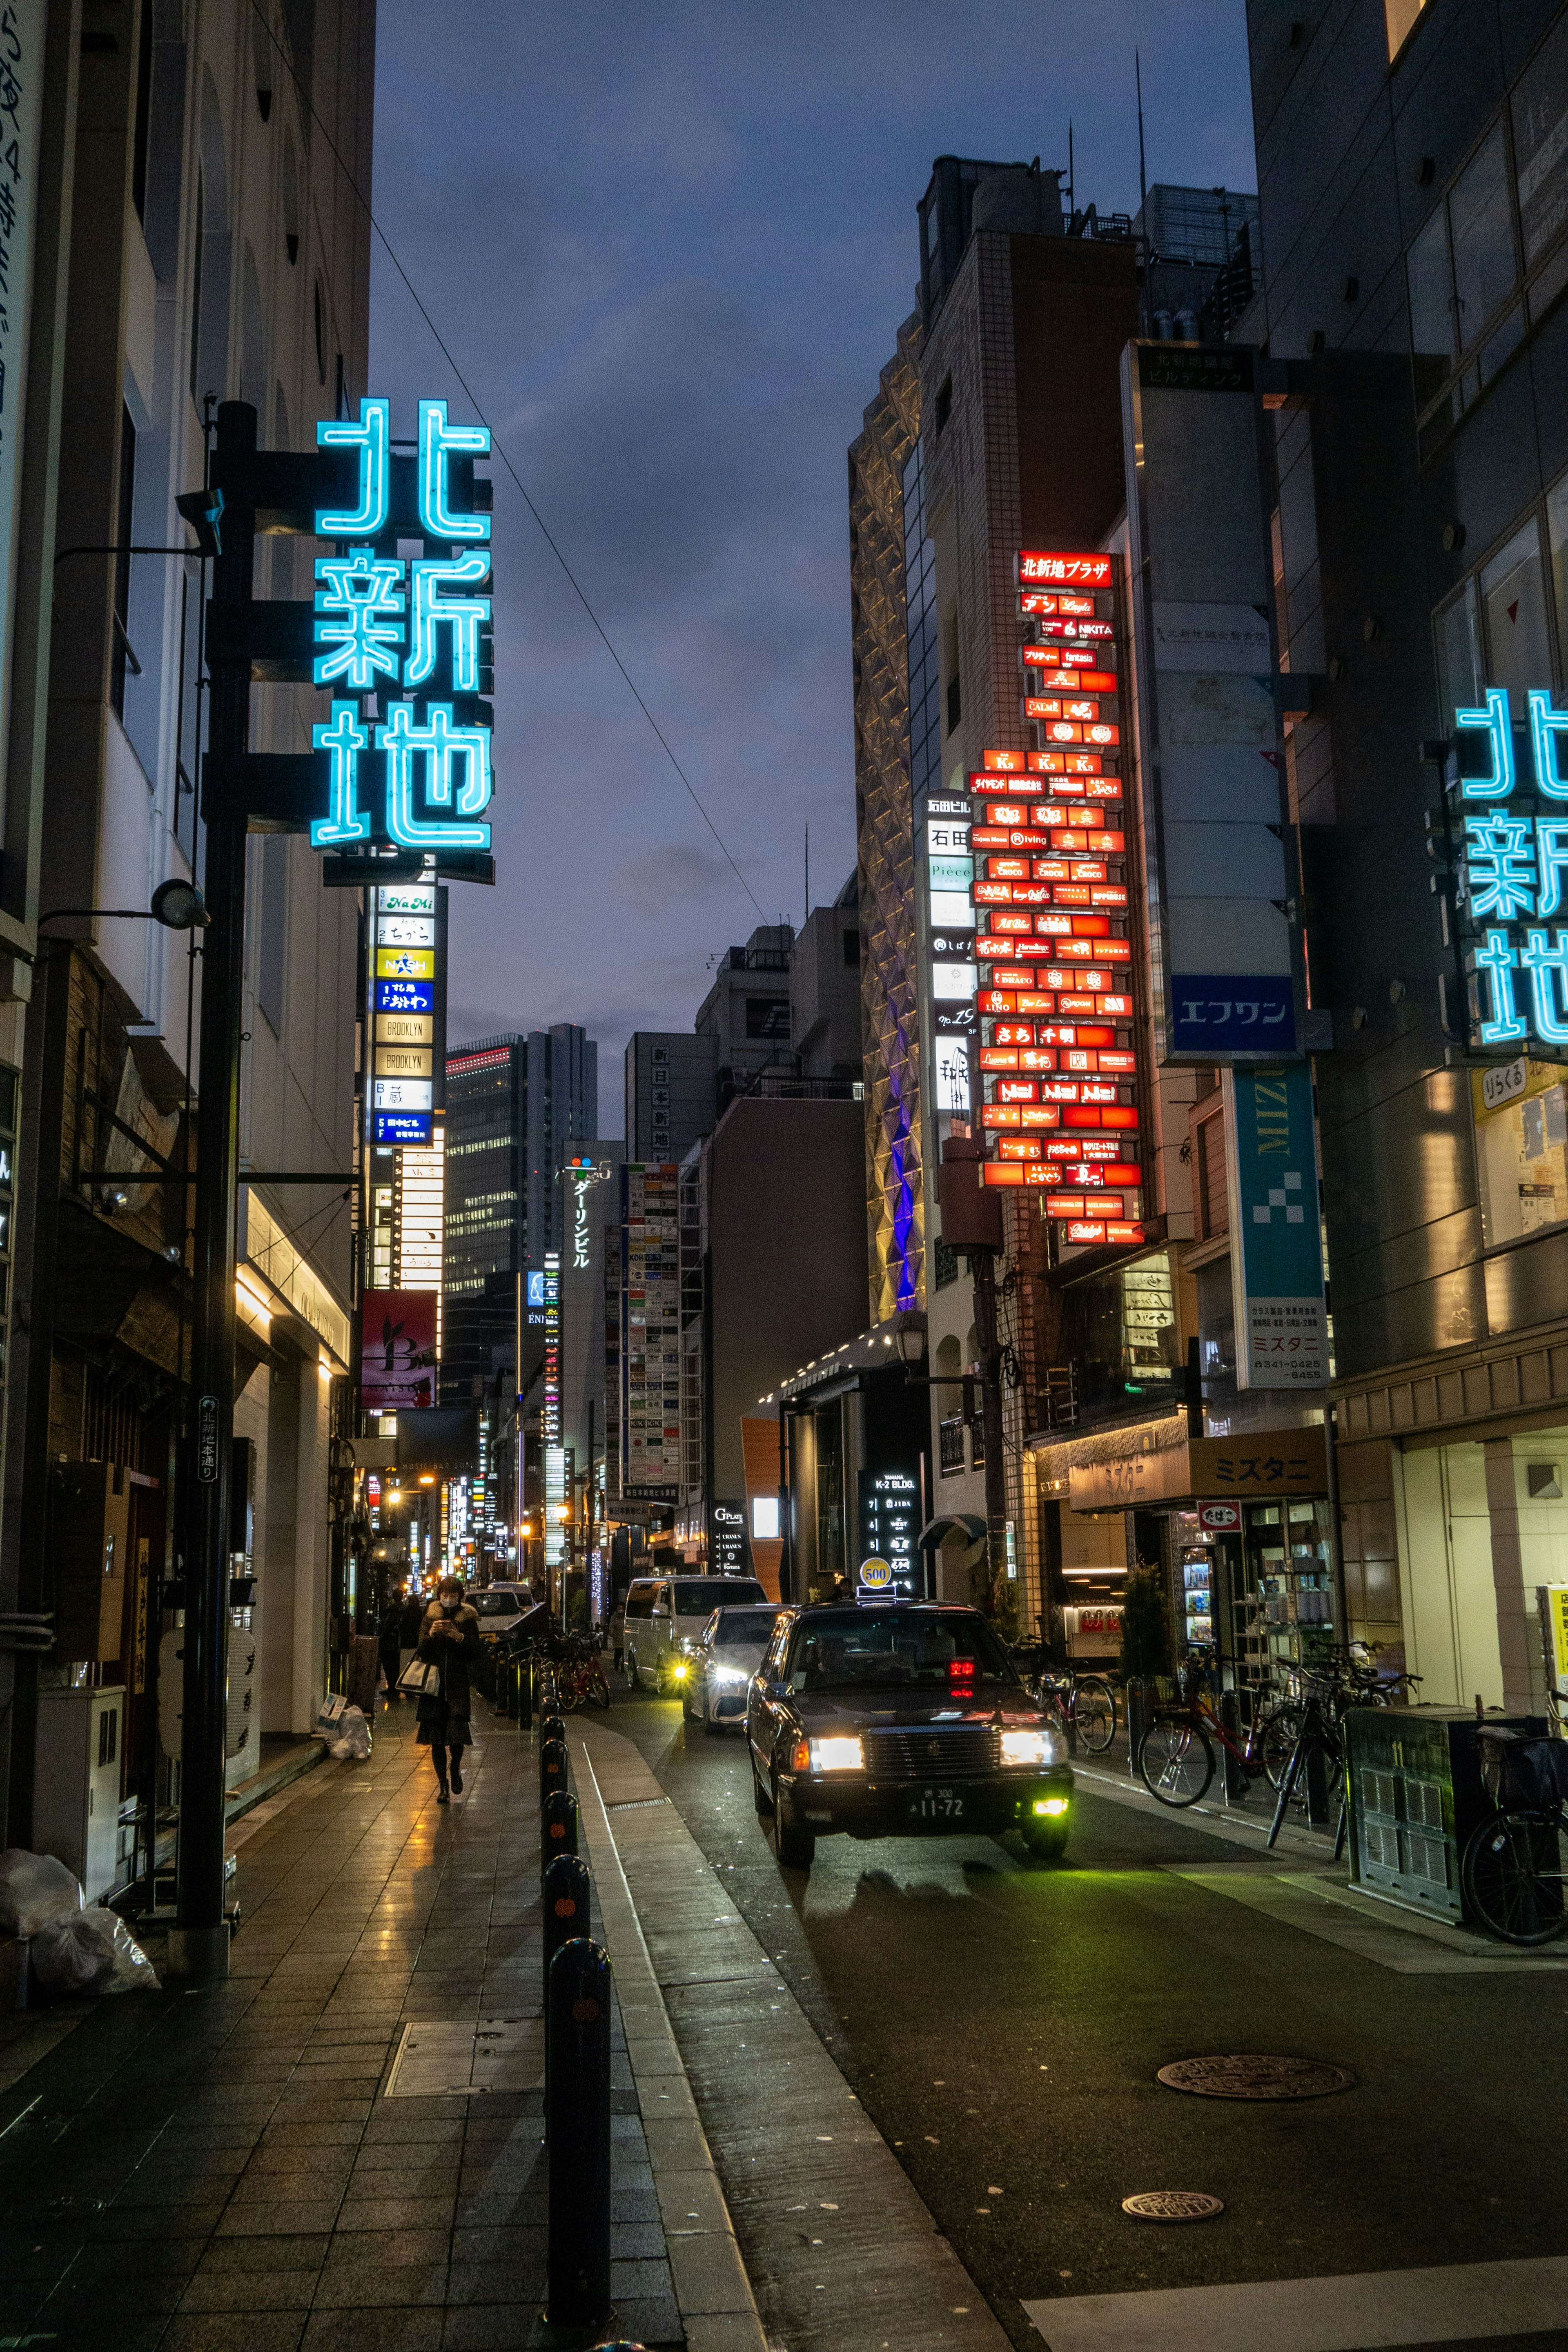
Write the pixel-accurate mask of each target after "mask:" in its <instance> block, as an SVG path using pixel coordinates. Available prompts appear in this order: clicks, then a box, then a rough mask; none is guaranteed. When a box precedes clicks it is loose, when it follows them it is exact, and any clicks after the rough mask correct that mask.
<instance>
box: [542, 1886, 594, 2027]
mask: <svg viewBox="0 0 1568 2352" xmlns="http://www.w3.org/2000/svg"><path fill="white" fill-rule="evenodd" d="M588 1889H589V1882H588V1865H587V1864H586V1863H585V1862H584V1860H583V1858H582V1856H581V1855H580V1854H575V1853H558V1854H555V1855H553V1856H552V1859H551V1860H550V1861H549V1862H547V1863H546V1864H545V1865H544V1989H545V1992H546V1994H547V1995H548V1992H549V1990H550V1964H551V1962H552V1960H553V1959H554V1958H555V1955H556V1953H557V1952H558V1951H559V1950H560V1949H561V1947H562V1945H563V1944H569V1943H571V1942H572V1941H573V1939H574V1937H578V1936H585V1935H587V1933H588V1932H589V1926H590V1915H589V1910H588Z"/></svg>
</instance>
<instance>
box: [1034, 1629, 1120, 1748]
mask: <svg viewBox="0 0 1568 2352" xmlns="http://www.w3.org/2000/svg"><path fill="white" fill-rule="evenodd" d="M1012 1656H1013V1663H1014V1664H1015V1665H1016V1667H1017V1669H1018V1672H1019V1674H1020V1675H1022V1677H1023V1679H1024V1682H1025V1684H1026V1685H1027V1687H1028V1689H1029V1690H1030V1691H1031V1692H1032V1693H1033V1695H1034V1696H1035V1697H1036V1698H1037V1700H1038V1701H1039V1702H1040V1704H1041V1706H1044V1707H1046V1708H1047V1709H1048V1710H1049V1711H1051V1712H1052V1713H1054V1714H1057V1715H1058V1716H1059V1717H1061V1722H1062V1728H1063V1730H1064V1732H1065V1733H1066V1734H1067V1740H1068V1748H1069V1749H1071V1750H1072V1751H1073V1752H1075V1753H1076V1751H1077V1748H1078V1744H1079V1741H1081V1742H1082V1744H1083V1746H1084V1748H1085V1749H1086V1750H1087V1752H1088V1753H1089V1755H1090V1756H1102V1755H1103V1754H1104V1753H1105V1750H1106V1749H1107V1748H1109V1747H1110V1743H1111V1741H1112V1740H1113V1739H1114V1738H1115V1737H1116V1724H1117V1709H1116V1693H1115V1692H1114V1690H1113V1689H1112V1688H1111V1686H1110V1684H1109V1683H1108V1682H1107V1681H1106V1679H1105V1676H1104V1675H1086V1674H1080V1673H1079V1669H1078V1668H1077V1666H1075V1665H1074V1664H1073V1663H1072V1661H1071V1660H1070V1659H1068V1661H1067V1662H1066V1663H1065V1664H1064V1663H1063V1662H1062V1661H1061V1660H1060V1658H1059V1657H1058V1656H1057V1655H1054V1654H1053V1653H1052V1649H1051V1645H1050V1643H1048V1642H1047V1640H1046V1638H1045V1635H1044V1633H1041V1635H1040V1637H1039V1638H1038V1640H1037V1641H1034V1642H1023V1643H1018V1644H1017V1645H1016V1647H1015V1648H1014V1650H1013V1653H1012Z"/></svg>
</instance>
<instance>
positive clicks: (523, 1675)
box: [517, 1658, 533, 1731]
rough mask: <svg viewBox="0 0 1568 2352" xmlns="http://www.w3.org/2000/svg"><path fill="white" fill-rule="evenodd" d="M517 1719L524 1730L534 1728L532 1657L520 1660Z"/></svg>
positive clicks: (518, 1667)
mask: <svg viewBox="0 0 1568 2352" xmlns="http://www.w3.org/2000/svg"><path fill="white" fill-rule="evenodd" d="M517 1719H518V1721H519V1723H520V1724H521V1726H522V1728H523V1729H524V1731H531V1730H532V1729H533V1660H532V1659H531V1658H520V1659H519V1660H518V1665H517Z"/></svg>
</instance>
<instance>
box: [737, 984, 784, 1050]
mask: <svg viewBox="0 0 1568 2352" xmlns="http://www.w3.org/2000/svg"><path fill="white" fill-rule="evenodd" d="M746 1034H747V1036H748V1037H776V1038H779V1039H780V1040H782V1041H783V1042H784V1044H786V1045H787V1043H788V1042H789V999H788V997H787V996H748V997H747V999H746Z"/></svg>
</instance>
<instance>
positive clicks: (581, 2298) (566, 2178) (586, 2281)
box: [545, 1936, 610, 2328]
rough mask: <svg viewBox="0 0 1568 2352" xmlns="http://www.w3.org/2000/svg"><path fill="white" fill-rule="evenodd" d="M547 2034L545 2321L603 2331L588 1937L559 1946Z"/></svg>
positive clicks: (605, 2213) (592, 1969) (600, 1967)
mask: <svg viewBox="0 0 1568 2352" xmlns="http://www.w3.org/2000/svg"><path fill="white" fill-rule="evenodd" d="M545 2034H546V2042H547V2048H548V2052H549V2056H548V2061H547V2078H548V2081H549V2085H550V2088H549V2091H548V2093H547V2095H546V2106H545V2143H546V2147H545V2154H546V2162H547V2166H548V2171H549V2180H550V2235H549V2248H548V2257H547V2288H546V2298H545V2316H546V2318H547V2319H548V2320H549V2322H550V2325H551V2326H552V2327H584V2328H588V2327H603V2326H605V2325H606V2324H607V2323H608V2320H609V2316H610V1963H609V1960H608V1958H606V1956H605V1953H604V1951H603V1950H601V1948H600V1947H599V1946H598V1945H597V1944H595V1943H591V1942H590V1941H589V1939H588V1937H586V1936H578V1937H574V1938H573V1940H572V1941H571V1942H570V1943H567V1944H563V1946H562V1947H561V1949H560V1950H559V1951H558V1952H557V1953H556V1955H555V1958H554V1959H553V1960H552V1962H551V1967H550V1989H549V1995H548V2001H547V2007H546V2012H545Z"/></svg>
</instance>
